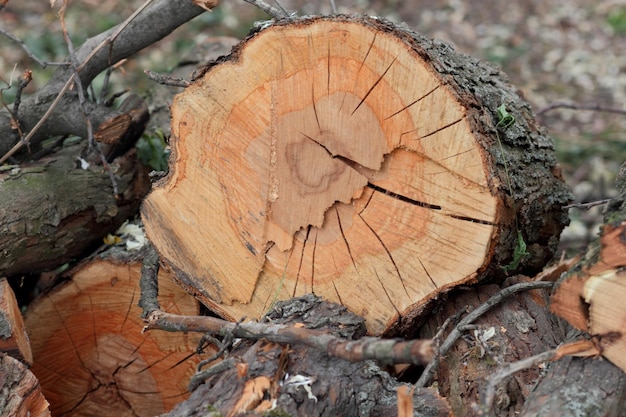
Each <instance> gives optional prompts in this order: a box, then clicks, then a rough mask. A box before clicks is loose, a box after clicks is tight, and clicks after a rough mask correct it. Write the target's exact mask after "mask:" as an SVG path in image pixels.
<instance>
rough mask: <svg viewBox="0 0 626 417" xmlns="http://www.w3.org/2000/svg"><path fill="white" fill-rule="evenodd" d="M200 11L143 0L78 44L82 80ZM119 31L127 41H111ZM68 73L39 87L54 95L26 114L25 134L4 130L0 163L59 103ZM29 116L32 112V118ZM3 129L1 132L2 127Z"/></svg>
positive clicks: (181, 3) (165, 0)
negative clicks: (46, 104)
mask: <svg viewBox="0 0 626 417" xmlns="http://www.w3.org/2000/svg"><path fill="white" fill-rule="evenodd" d="M151 2H154V3H155V4H154V7H151V8H149V9H147V10H145V13H143V14H141V15H140V18H138V19H136V17H138V16H139V14H140V12H141V11H142V10H144V9H145V8H146V7H147V6H148V4H150V3H151ZM202 12H203V9H201V8H200V7H197V6H195V5H193V4H192V3H191V2H189V1H186V0H178V1H173V0H148V1H146V3H144V5H142V6H141V7H140V9H138V10H137V11H135V13H133V15H132V16H130V17H129V18H128V19H126V20H125V21H124V22H123V23H121V24H120V25H118V26H116V27H115V28H113V29H110V30H109V31H107V32H104V33H101V34H99V35H97V36H95V37H93V38H90V39H88V40H87V41H86V42H85V43H84V44H83V45H82V46H81V48H80V49H78V51H77V53H76V56H77V60H78V61H80V62H81V64H80V65H79V66H78V68H77V70H78V72H79V75H80V79H81V82H82V84H83V85H88V84H89V83H90V82H91V80H92V79H93V78H94V77H95V76H97V75H98V74H99V73H100V72H102V71H103V70H104V69H106V68H107V67H108V66H110V65H111V63H112V62H117V61H119V60H121V59H123V58H126V57H128V56H130V55H131V54H134V53H136V52H137V51H139V50H141V49H143V48H145V47H146V46H148V45H151V44H153V43H154V42H156V41H158V40H159V39H161V38H163V37H164V36H166V35H167V34H169V33H171V32H172V31H173V30H174V29H176V28H177V27H178V26H180V25H182V24H183V23H185V22H187V21H188V20H190V19H192V18H193V17H195V16H197V15H199V14H201V13H202ZM166 17H167V18H166ZM155 22H158V24H155ZM147 29H149V30H147ZM122 33H123V34H124V39H125V40H127V41H126V42H123V43H122V42H117V43H115V44H114V43H113V41H114V40H115V39H116V38H117V37H118V36H120V35H122ZM105 46H108V47H109V48H108V51H105V52H106V53H102V51H101V50H102V49H103V48H104V47H105ZM69 75H70V73H69V71H68V70H65V69H59V70H57V72H55V74H54V75H53V77H52V79H51V80H50V81H49V82H48V84H46V86H44V88H43V89H41V90H40V91H39V95H38V97H41V96H44V97H45V96H49V97H55V99H54V100H53V101H52V104H51V105H50V106H49V107H47V108H46V110H45V112H44V111H43V109H42V111H41V112H39V111H35V112H34V113H33V114H31V115H30V116H29V117H30V118H31V120H30V121H28V122H27V123H25V126H26V129H25V130H29V133H28V134H27V135H26V137H24V138H16V139H13V138H14V137H15V136H14V135H13V134H11V133H10V132H8V134H7V135H5V137H3V138H2V139H1V140H0V142H2V141H5V144H3V145H2V144H0V149H2V153H4V155H3V156H2V157H1V158H0V163H2V162H4V161H6V160H7V159H8V158H9V157H11V156H12V155H14V154H15V153H16V152H17V151H18V150H19V149H20V148H21V147H23V146H24V145H25V144H27V143H29V142H30V141H31V140H32V139H33V137H35V135H36V133H37V132H38V131H39V129H40V128H41V127H42V126H43V125H44V123H45V122H46V120H47V119H48V118H49V117H50V115H51V114H52V113H53V110H54V108H55V107H56V106H57V105H58V104H59V102H60V101H61V99H62V97H63V95H64V94H65V93H66V92H67V90H68V89H70V88H71V86H72V85H73V83H74V79H73V76H72V77H70V76H69ZM29 100H30V101H29V105H31V104H32V105H33V106H34V107H37V105H38V104H37V101H36V100H35V98H29ZM40 113H43V115H42V116H39V114H40ZM33 116H36V118H35V117H33ZM31 126H32V127H31ZM76 130H79V129H76ZM3 133H5V132H4V131H3ZM40 136H41V137H42V138H43V135H42V134H39V135H37V138H39V137H40ZM0 137H2V135H0Z"/></svg>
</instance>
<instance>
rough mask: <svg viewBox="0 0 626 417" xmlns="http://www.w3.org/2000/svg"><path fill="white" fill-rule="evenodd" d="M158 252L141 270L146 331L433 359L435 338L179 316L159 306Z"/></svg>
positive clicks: (351, 357) (388, 358) (393, 359)
mask: <svg viewBox="0 0 626 417" xmlns="http://www.w3.org/2000/svg"><path fill="white" fill-rule="evenodd" d="M157 276H158V256H157V255H156V253H155V252H154V248H151V252H149V254H148V256H146V258H145V259H144V263H143V267H142V270H141V279H140V288H141V297H140V300H139V305H140V307H142V309H143V316H144V317H146V323H147V324H146V326H145V327H144V331H147V330H152V329H160V330H166V331H183V332H203V333H211V334H218V335H221V336H226V335H227V334H231V335H232V336H234V337H238V338H242V339H249V340H259V339H263V340H267V341H270V342H276V343H282V344H301V345H306V346H309V347H312V348H314V349H318V350H321V351H323V352H326V353H327V354H328V355H330V356H333V357H336V358H340V359H345V360H347V361H350V362H358V361H364V360H370V359H373V360H376V361H379V362H382V363H384V364H394V363H412V364H419V365H423V364H426V363H428V362H429V361H430V360H431V359H432V355H433V342H432V340H430V339H426V340H410V341H403V340H395V339H380V338H377V337H363V338H361V339H358V340H346V339H342V338H340V337H336V336H333V335H331V334H329V333H328V332H325V331H321V330H312V329H307V328H303V327H296V326H291V325H283V324H270V323H256V322H249V323H232V322H229V321H226V320H222V319H218V318H215V317H205V316H180V315H176V314H170V313H166V312H164V311H161V310H160V309H159V308H158V302H157V301H156V295H157V294H158V283H157V281H156V279H157Z"/></svg>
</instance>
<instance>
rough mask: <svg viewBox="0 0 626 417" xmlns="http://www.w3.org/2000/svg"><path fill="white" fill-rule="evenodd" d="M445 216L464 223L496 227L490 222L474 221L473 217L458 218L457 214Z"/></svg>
mask: <svg viewBox="0 0 626 417" xmlns="http://www.w3.org/2000/svg"><path fill="white" fill-rule="evenodd" d="M446 216H448V217H452V218H453V219H458V220H463V221H464V222H472V223H478V224H486V225H488V226H495V225H496V223H494V222H490V221H488V220H481V219H475V218H473V217H467V216H459V215H458V214H446Z"/></svg>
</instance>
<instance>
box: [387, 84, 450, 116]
mask: <svg viewBox="0 0 626 417" xmlns="http://www.w3.org/2000/svg"><path fill="white" fill-rule="evenodd" d="M439 87H441V85H437V86H436V87H435V88H433V89H432V90H430V91H429V92H428V93H426V94H424V95H423V96H421V97H420V98H418V99H417V100H415V101H414V102H412V103H411V104H409V105H407V106H404V107H403V108H401V109H400V110H398V111H397V112H395V113H393V114H392V115H390V116H387V117H385V120H387V119H391V118H392V117H393V116H395V115H397V114H399V113H402V112H403V111H405V110H406V109H408V108H409V107H411V106H413V105H415V104H417V103H419V102H420V101H422V100H424V99H425V98H426V97H428V96H429V95H431V94H432V93H434V92H435V90H437V89H438V88H439Z"/></svg>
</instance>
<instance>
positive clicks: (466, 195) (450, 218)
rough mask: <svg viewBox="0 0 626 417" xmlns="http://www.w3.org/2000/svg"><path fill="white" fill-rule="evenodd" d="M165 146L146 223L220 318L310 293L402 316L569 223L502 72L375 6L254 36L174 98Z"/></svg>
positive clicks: (547, 153) (548, 154)
mask: <svg viewBox="0 0 626 417" xmlns="http://www.w3.org/2000/svg"><path fill="white" fill-rule="evenodd" d="M501 106H504V107H505V108H506V111H507V112H508V113H509V114H510V115H511V116H513V118H514V121H510V120H509V119H506V120H505V119H504V118H503V117H504V116H505V115H506V114H505V113H504V112H502V111H500V113H499V112H498V108H501ZM501 109H502V108H501ZM172 150H173V156H172V158H171V160H170V174H169V176H168V177H167V178H166V179H165V180H164V181H163V182H162V183H160V184H159V185H158V186H157V187H156V188H155V190H154V191H153V192H152V193H151V194H150V195H149V196H148V197H147V199H146V200H145V203H144V205H143V208H142V215H143V220H144V223H145V225H146V229H147V232H148V236H149V238H150V240H151V241H152V242H153V243H154V245H155V247H156V248H157V249H158V251H159V252H160V254H161V255H162V257H163V259H165V260H166V261H167V263H168V264H169V265H171V266H172V267H173V268H174V269H175V271H176V273H177V276H178V278H179V279H180V280H181V282H182V283H183V285H185V286H186V287H187V288H188V290H189V291H191V292H192V293H194V294H196V295H198V296H199V298H200V300H202V301H203V302H204V303H205V304H206V305H207V306H209V307H210V308H212V309H213V310H215V311H217V312H219V313H220V314H222V315H223V316H225V317H227V318H230V319H237V318H239V317H241V316H247V317H249V318H250V317H259V316H260V315H262V314H263V313H264V312H265V311H267V310H268V309H269V308H270V306H271V304H272V302H274V301H275V300H277V299H287V298H290V297H293V296H297V295H300V294H304V293H308V292H314V293H315V294H317V295H321V296H323V297H324V298H325V299H328V300H331V301H336V302H338V303H341V304H343V305H345V306H348V307H349V308H350V309H351V310H352V311H354V312H355V313H357V314H359V315H362V316H363V317H365V318H366V323H367V327H368V330H369V331H370V332H371V333H373V334H380V333H384V332H388V333H390V332H391V331H395V330H402V328H409V327H411V326H412V325H414V322H415V317H416V316H419V315H420V314H421V313H422V312H423V311H424V310H425V309H426V307H427V305H428V304H429V301H431V300H433V299H435V298H436V297H437V296H438V295H439V294H441V293H442V292H445V291H447V290H448V289H450V288H452V287H454V286H457V285H460V284H463V283H468V282H473V281H476V280H480V279H482V278H484V277H486V276H492V277H494V276H498V275H500V276H501V275H503V267H506V266H508V269H509V270H526V271H533V270H537V269H538V268H541V267H542V266H543V265H544V264H545V262H546V261H547V260H548V259H550V258H551V257H552V255H553V252H554V250H555V245H556V243H557V241H558V236H559V233H560V231H561V229H562V228H563V226H564V224H565V223H566V222H567V216H566V213H565V211H564V210H563V209H562V208H561V207H562V205H563V204H565V203H566V202H567V201H568V200H569V198H570V196H569V192H568V191H567V188H566V186H565V185H564V183H563V181H562V179H561V177H560V174H559V172H558V168H557V166H556V161H555V158H554V152H553V145H552V142H551V140H550V139H549V138H547V137H546V136H545V135H544V134H543V133H542V131H541V130H540V129H539V127H538V126H537V125H536V123H535V121H534V119H533V116H532V114H531V111H530V109H529V106H528V105H527V103H526V102H524V101H523V99H522V98H520V96H519V95H518V93H517V91H516V90H515V89H514V88H512V87H511V86H510V85H509V84H508V83H507V82H506V80H505V78H504V76H503V75H502V74H501V73H499V71H498V70H496V69H494V68H493V67H491V66H489V65H487V64H485V63H482V62H478V61H476V60H474V59H472V58H470V57H467V56H464V55H461V54H457V53H455V52H454V51H453V50H452V49H451V48H450V47H449V46H448V45H446V44H443V43H439V42H433V41H430V40H428V39H426V38H424V37H422V36H420V35H417V34H415V33H412V32H410V31H408V30H406V29H403V28H398V27H396V26H394V25H392V24H391V23H389V22H386V21H384V20H382V19H375V18H362V17H345V16H332V17H315V18H306V19H293V20H291V19H288V20H285V21H280V22H277V23H275V24H272V25H270V26H269V27H267V28H264V29H262V30H260V31H258V32H257V33H254V34H252V35H251V36H250V37H249V38H248V39H246V40H245V41H244V42H243V43H241V44H240V45H239V46H238V47H236V48H235V50H234V52H233V53H232V54H231V55H230V56H229V57H226V58H224V59H222V60H221V61H219V62H217V63H213V64H210V65H208V66H207V68H206V70H205V71H204V74H201V76H199V78H197V80H196V81H195V82H194V83H193V84H192V85H191V86H190V87H188V88H187V89H186V90H185V91H184V92H183V93H182V94H180V95H178V96H177V98H176V100H175V101H174V103H173V105H172ZM507 172H508V175H507ZM522 243H525V244H526V250H525V251H524V250H523V249H524V248H523V245H522ZM516 248H517V255H516V254H514V251H515V250H516Z"/></svg>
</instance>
